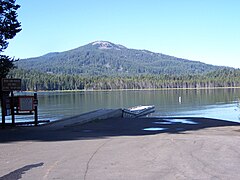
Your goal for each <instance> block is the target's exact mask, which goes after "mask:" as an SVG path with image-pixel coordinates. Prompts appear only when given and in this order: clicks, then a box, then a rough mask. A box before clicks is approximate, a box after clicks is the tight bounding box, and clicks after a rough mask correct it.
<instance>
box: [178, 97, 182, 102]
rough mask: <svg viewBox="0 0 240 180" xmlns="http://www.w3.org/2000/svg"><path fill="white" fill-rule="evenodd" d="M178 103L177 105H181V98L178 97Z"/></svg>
mask: <svg viewBox="0 0 240 180" xmlns="http://www.w3.org/2000/svg"><path fill="white" fill-rule="evenodd" d="M178 102H179V104H181V103H182V97H181V96H179V97H178Z"/></svg>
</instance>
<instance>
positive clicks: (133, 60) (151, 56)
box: [16, 41, 226, 76]
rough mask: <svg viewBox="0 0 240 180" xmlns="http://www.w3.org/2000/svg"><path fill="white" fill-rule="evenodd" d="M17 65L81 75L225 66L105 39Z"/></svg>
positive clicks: (174, 72) (191, 71)
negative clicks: (138, 48)
mask: <svg viewBox="0 0 240 180" xmlns="http://www.w3.org/2000/svg"><path fill="white" fill-rule="evenodd" d="M16 65H17V66H18V67H19V68H21V69H27V70H29V69H30V70H36V71H40V72H44V73H51V74H80V75H83V76H89V75H90V76H99V75H107V76H116V75H121V76H122V75H123V76H132V75H138V74H152V75H153V74H154V75H157V74H172V75H184V74H203V73H208V72H212V71H216V70H219V69H222V68H224V67H220V66H213V65H209V64H205V63H202V62H199V61H190V60H187V59H182V58H177V57H173V56H169V55H165V54H161V53H154V52H150V51H148V50H137V49H129V48H126V47H125V46H122V45H118V44H114V43H111V42H108V41H95V42H92V43H89V44H87V45H84V46H81V47H78V48H76V49H72V50H69V51H65V52H53V53H48V54H46V55H43V56H40V57H35V58H28V59H21V60H19V61H18V62H17V63H16ZM225 68H226V67H225Z"/></svg>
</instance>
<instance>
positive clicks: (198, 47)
mask: <svg viewBox="0 0 240 180" xmlns="http://www.w3.org/2000/svg"><path fill="white" fill-rule="evenodd" d="M17 3H18V4H20V5H21V8H20V9H19V10H18V15H19V17H18V19H19V21H20V22H21V23H22V31H21V32H20V33H19V34H17V36H16V37H15V38H14V39H13V40H11V41H10V44H9V47H8V49H7V50H6V51H5V54H7V55H10V56H15V57H16V58H28V57H36V56H40V55H44V54H46V53H49V52H61V51H66V50H70V49H73V48H76V47H79V46H82V45H85V44H87V43H90V42H93V41H97V40H106V41H110V42H113V43H116V44H121V45H124V46H126V47H128V48H134V49H147V50H150V51H153V52H158V53H164V54H168V55H172V56H176V57H180V58H187V59H189V60H197V61H202V62H205V63H208V64H214V65H225V66H231V67H235V68H240V1H239V0H40V1H37V0H17Z"/></svg>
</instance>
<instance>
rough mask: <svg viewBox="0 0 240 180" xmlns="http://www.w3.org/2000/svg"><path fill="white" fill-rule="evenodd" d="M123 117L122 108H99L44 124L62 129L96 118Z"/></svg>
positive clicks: (45, 126) (46, 126)
mask: <svg viewBox="0 0 240 180" xmlns="http://www.w3.org/2000/svg"><path fill="white" fill-rule="evenodd" d="M120 117H122V109H98V110H95V111H91V112H88V113H84V114H81V115H76V116H73V117H69V118H65V119H62V120H58V121H54V122H50V123H48V124H46V125H44V128H45V129H48V128H49V129H61V128H64V127H71V126H77V125H81V124H84V123H88V122H91V121H94V120H103V119H108V118H120Z"/></svg>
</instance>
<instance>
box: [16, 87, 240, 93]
mask: <svg viewBox="0 0 240 180" xmlns="http://www.w3.org/2000/svg"><path fill="white" fill-rule="evenodd" d="M216 89H240V87H211V88H210V87H208V88H146V89H99V90H97V89H96V90H92V89H83V90H47V91H44V90H38V91H15V92H23V93H25V92H26V93H34V92H39V93H45V92H47V93H49V92H111V91H114V92H117V91H162V90H163V91H165V90H216Z"/></svg>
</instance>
